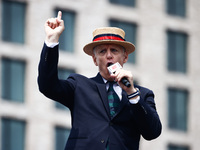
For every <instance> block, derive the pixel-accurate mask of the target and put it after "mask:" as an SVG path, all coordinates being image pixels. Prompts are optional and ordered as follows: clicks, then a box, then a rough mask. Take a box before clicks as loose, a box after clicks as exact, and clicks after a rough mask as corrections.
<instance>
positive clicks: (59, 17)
mask: <svg viewBox="0 0 200 150" xmlns="http://www.w3.org/2000/svg"><path fill="white" fill-rule="evenodd" d="M57 18H58V19H59V20H61V19H62V12H61V11H58V16H57Z"/></svg>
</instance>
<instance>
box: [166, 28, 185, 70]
mask: <svg viewBox="0 0 200 150" xmlns="http://www.w3.org/2000/svg"><path fill="white" fill-rule="evenodd" d="M167 39H168V48H167V49H168V70H169V71H175V72H182V73H186V70H187V39H188V36H187V35H186V34H185V33H180V32H173V31H167Z"/></svg>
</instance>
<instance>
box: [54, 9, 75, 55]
mask: <svg viewBox="0 0 200 150" xmlns="http://www.w3.org/2000/svg"><path fill="white" fill-rule="evenodd" d="M59 10H60V9H56V11H55V12H56V14H57V13H58V11H59ZM62 20H64V22H65V25H66V26H65V30H64V31H63V33H62V34H61V36H60V39H59V47H60V49H61V50H63V51H67V52H71V53H72V52H74V34H75V33H74V32H75V13H74V12H71V11H64V10H62Z"/></svg>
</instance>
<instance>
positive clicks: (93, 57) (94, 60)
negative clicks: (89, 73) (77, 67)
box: [92, 54, 98, 66]
mask: <svg viewBox="0 0 200 150" xmlns="http://www.w3.org/2000/svg"><path fill="white" fill-rule="evenodd" d="M92 59H93V62H94V64H95V65H96V66H98V64H97V58H96V56H95V54H93V55H92Z"/></svg>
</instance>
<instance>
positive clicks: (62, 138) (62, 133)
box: [55, 127, 70, 150]
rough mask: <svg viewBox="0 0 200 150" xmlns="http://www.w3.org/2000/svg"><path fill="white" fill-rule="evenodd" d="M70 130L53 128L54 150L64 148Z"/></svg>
mask: <svg viewBox="0 0 200 150" xmlns="http://www.w3.org/2000/svg"><path fill="white" fill-rule="evenodd" d="M69 133H70V129H66V128H63V127H56V128H55V138H56V140H55V141H56V143H55V150H62V149H64V148H65V144H66V142H67V139H68V137H69Z"/></svg>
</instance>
